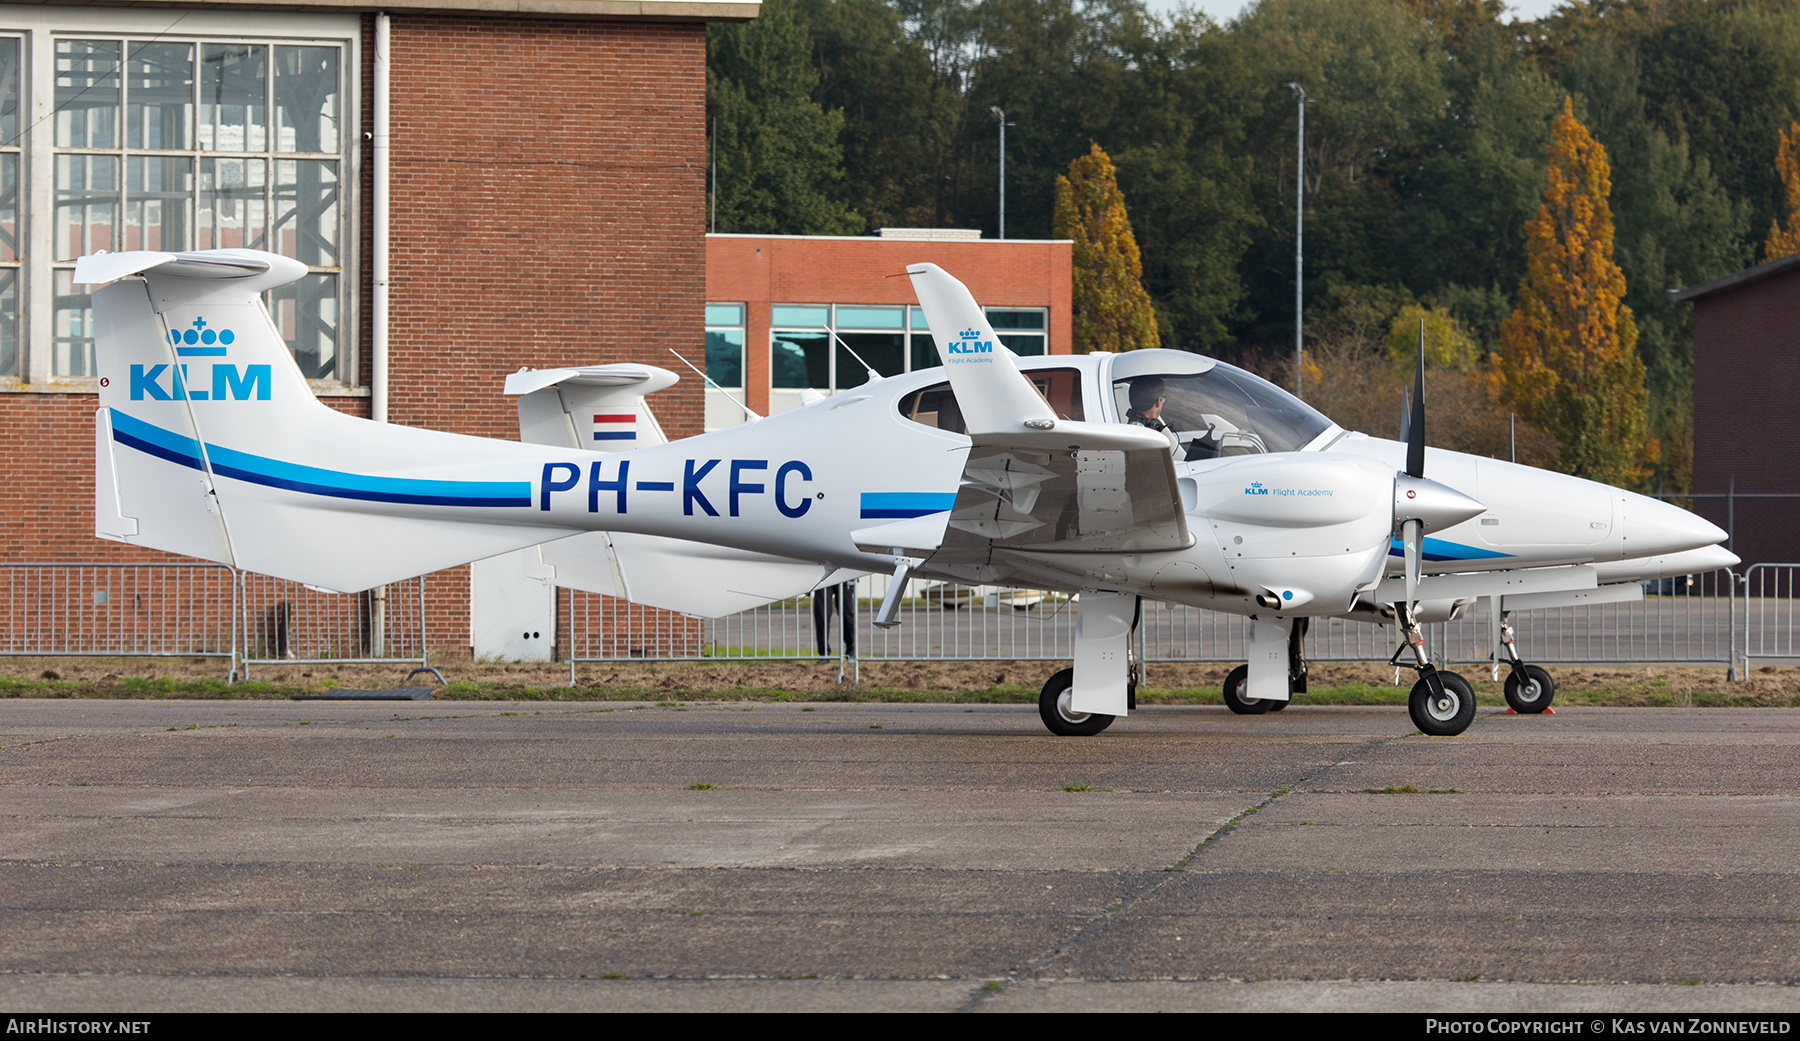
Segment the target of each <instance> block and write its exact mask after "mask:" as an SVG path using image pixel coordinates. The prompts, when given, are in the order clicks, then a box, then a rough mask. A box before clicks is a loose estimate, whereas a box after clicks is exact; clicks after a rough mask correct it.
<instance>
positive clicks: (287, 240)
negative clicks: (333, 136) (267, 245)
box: [275, 159, 342, 267]
mask: <svg viewBox="0 0 1800 1041" xmlns="http://www.w3.org/2000/svg"><path fill="white" fill-rule="evenodd" d="M337 165H338V164H336V163H334V162H320V161H317V160H312V159H277V160H275V252H277V253H280V254H281V255H282V256H284V257H293V258H294V259H295V260H298V261H300V262H301V263H304V264H308V265H310V266H313V267H336V266H337V265H338V264H339V263H341V260H340V258H339V255H338V227H339V222H338V212H339V206H338V197H339V192H340V190H341V188H342V185H341V184H340V183H339V182H338V175H337Z"/></svg>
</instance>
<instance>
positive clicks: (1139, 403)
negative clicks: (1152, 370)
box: [1125, 376, 1181, 452]
mask: <svg viewBox="0 0 1800 1041" xmlns="http://www.w3.org/2000/svg"><path fill="white" fill-rule="evenodd" d="M1166 387H1167V384H1166V383H1165V382H1164V381H1163V378H1162V377H1161V376H1140V377H1139V378H1137V379H1135V380H1132V381H1131V392H1130V397H1129V399H1128V400H1129V402H1130V405H1131V407H1130V409H1128V410H1127V411H1126V413H1125V422H1127V423H1136V424H1137V425H1138V426H1143V427H1149V428H1150V429H1151V430H1155V431H1159V432H1160V433H1161V434H1162V435H1163V436H1164V437H1166V438H1168V439H1169V449H1170V451H1176V452H1179V451H1180V448H1181V445H1180V443H1179V442H1178V441H1177V440H1176V438H1175V432H1174V431H1173V430H1171V429H1169V424H1167V423H1165V422H1163V419H1162V410H1163V390H1164V389H1165V388H1166Z"/></svg>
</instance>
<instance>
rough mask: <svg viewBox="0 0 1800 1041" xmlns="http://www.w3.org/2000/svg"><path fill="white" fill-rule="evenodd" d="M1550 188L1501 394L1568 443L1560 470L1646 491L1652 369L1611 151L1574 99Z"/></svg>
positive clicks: (1505, 330) (1530, 247)
mask: <svg viewBox="0 0 1800 1041" xmlns="http://www.w3.org/2000/svg"><path fill="white" fill-rule="evenodd" d="M1545 182H1546V183H1545V185H1544V201H1543V203H1542V204H1541V205H1540V206H1539V207H1538V211H1537V215H1536V216H1535V217H1533V218H1532V219H1531V222H1530V224H1529V225H1527V227H1526V243H1527V245H1526V277H1525V280H1524V281H1522V282H1520V283H1519V305H1518V307H1517V309H1515V310H1514V311H1513V313H1512V316H1511V317H1509V318H1507V320H1506V322H1505V324H1504V325H1502V326H1501V327H1500V354H1499V356H1498V357H1497V358H1496V359H1495V372H1496V376H1497V378H1498V381H1499V385H1500V386H1499V389H1500V392H1501V397H1502V399H1503V400H1504V401H1505V402H1507V403H1508V404H1511V405H1513V406H1514V407H1515V408H1517V409H1518V410H1519V414H1520V415H1521V416H1523V417H1524V418H1525V419H1527V420H1530V421H1533V422H1536V423H1538V424H1539V425H1541V426H1543V427H1544V428H1545V429H1546V430H1547V431H1549V433H1550V434H1551V435H1552V436H1554V437H1555V438H1556V440H1557V441H1558V442H1559V443H1560V444H1561V446H1562V452H1561V455H1560V456H1559V458H1558V460H1557V468H1558V469H1560V470H1562V471H1564V472H1566V473H1572V474H1576V475H1578V476H1582V477H1588V478H1591V479H1593V480H1596V481H1603V482H1605V483H1607V484H1626V485H1628V484H1635V483H1637V482H1638V481H1639V480H1641V479H1642V478H1643V476H1644V472H1645V471H1644V465H1643V464H1644V462H1645V461H1646V460H1647V459H1649V458H1652V457H1654V455H1655V446H1654V445H1653V444H1651V443H1649V435H1648V426H1647V423H1646V419H1645V408H1646V405H1647V399H1648V395H1647V393H1646V391H1645V389H1644V363H1643V361H1642V360H1641V359H1639V357H1638V355H1637V350H1636V347H1637V325H1636V324H1635V323H1634V322H1633V321H1632V316H1631V309H1630V308H1629V307H1627V306H1626V305H1625V303H1624V299H1625V276H1624V274H1623V273H1622V272H1621V271H1620V270H1619V266H1618V264H1617V263H1615V262H1614V260H1613V220H1612V210H1611V208H1610V207H1609V206H1608V204H1607V196H1608V195H1609V194H1610V193H1611V191H1612V181H1611V172H1610V170H1609V169H1608V166H1607V162H1606V150H1605V149H1604V148H1602V147H1601V146H1600V143H1599V142H1598V141H1595V140H1594V138H1593V135H1591V134H1589V133H1588V131H1587V128H1586V127H1584V126H1582V125H1581V124H1580V123H1579V122H1578V121H1577V120H1576V119H1575V112H1574V105H1573V103H1572V101H1570V100H1565V101H1564V103H1563V110H1562V113H1561V114H1560V115H1558V116H1557V117H1556V121H1555V123H1554V124H1553V125H1552V126H1551V144H1550V165H1549V170H1548V171H1547V175H1546V177H1545Z"/></svg>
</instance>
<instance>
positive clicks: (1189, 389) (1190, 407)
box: [1113, 362, 1331, 460]
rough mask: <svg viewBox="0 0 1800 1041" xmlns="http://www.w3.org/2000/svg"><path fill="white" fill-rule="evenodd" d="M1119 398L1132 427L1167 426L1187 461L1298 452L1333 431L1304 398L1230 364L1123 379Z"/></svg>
mask: <svg viewBox="0 0 1800 1041" xmlns="http://www.w3.org/2000/svg"><path fill="white" fill-rule="evenodd" d="M1113 398H1114V400H1115V401H1116V402H1117V403H1118V407H1119V415H1121V416H1124V417H1126V421H1127V422H1131V423H1143V424H1144V425H1146V426H1150V425H1155V424H1154V421H1156V420H1161V422H1162V423H1164V424H1167V426H1168V429H1169V430H1171V431H1173V432H1174V434H1175V439H1176V440H1177V441H1179V442H1180V444H1181V451H1179V452H1177V453H1176V456H1177V458H1180V459H1184V460H1194V459H1211V458H1213V457H1215V456H1221V455H1254V454H1257V453H1262V452H1294V451H1298V450H1300V449H1302V448H1304V447H1306V446H1307V445H1308V444H1309V443H1311V442H1312V440H1313V439H1314V438H1316V437H1318V436H1319V435H1320V434H1321V433H1323V432H1324V431H1325V430H1326V429H1327V428H1329V427H1330V426H1331V420H1329V419H1326V418H1325V417H1324V416H1322V415H1320V414H1319V413H1318V412H1316V411H1314V410H1313V409H1312V408H1311V407H1310V406H1308V405H1307V404H1306V403H1305V402H1304V401H1301V400H1300V399H1299V398H1296V397H1294V396H1293V395H1292V394H1289V393H1288V392H1287V391H1285V390H1282V389H1281V388H1280V387H1277V386H1276V385H1274V384H1273V383H1270V382H1269V381H1268V380H1265V379H1263V378H1262V377H1260V376H1254V375H1252V374H1250V373H1248V372H1245V371H1244V370H1243V369H1240V368H1237V367H1236V366H1234V365H1227V364H1225V363H1224V362H1219V363H1218V364H1216V365H1213V366H1212V367H1211V368H1209V369H1207V370H1206V371H1205V372H1200V373H1191V374H1179V373H1166V374H1157V373H1146V374H1144V375H1141V376H1133V377H1131V378H1129V379H1122V380H1119V381H1117V382H1115V383H1114V384H1113Z"/></svg>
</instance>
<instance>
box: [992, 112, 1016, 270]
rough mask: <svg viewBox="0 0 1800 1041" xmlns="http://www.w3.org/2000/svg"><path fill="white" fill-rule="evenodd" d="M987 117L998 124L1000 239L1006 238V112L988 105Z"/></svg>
mask: <svg viewBox="0 0 1800 1041" xmlns="http://www.w3.org/2000/svg"><path fill="white" fill-rule="evenodd" d="M988 115H990V116H993V117H994V118H995V119H996V120H999V122H1000V237H1001V238H1005V237H1006V128H1007V126H1008V125H1009V124H1008V123H1007V122H1006V110H1005V109H1003V108H1001V107H1000V106H999V105H989V106H988ZM1015 125H1016V124H1015Z"/></svg>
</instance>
